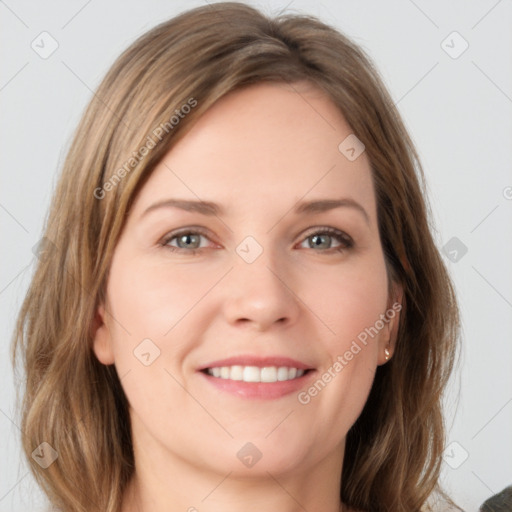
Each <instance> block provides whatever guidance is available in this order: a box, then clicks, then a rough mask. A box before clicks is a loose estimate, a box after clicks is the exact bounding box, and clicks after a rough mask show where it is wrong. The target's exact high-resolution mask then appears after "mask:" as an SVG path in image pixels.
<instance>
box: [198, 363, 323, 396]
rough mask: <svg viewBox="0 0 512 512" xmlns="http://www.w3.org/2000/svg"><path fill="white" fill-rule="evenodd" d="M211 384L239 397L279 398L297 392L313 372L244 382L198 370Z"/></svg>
mask: <svg viewBox="0 0 512 512" xmlns="http://www.w3.org/2000/svg"><path fill="white" fill-rule="evenodd" d="M199 373H200V374H201V375H202V376H203V377H204V378H205V379H206V380H207V382H209V383H210V384H211V385H212V386H215V387H216V388H217V389H219V390H221V391H225V392H228V393H231V394H233V395H236V396H239V397H241V398H261V399H263V400H271V399H275V398H281V397H283V396H286V395H289V394H291V393H297V392H298V391H299V390H300V389H301V388H302V387H304V385H305V382H306V381H307V380H309V379H310V378H311V375H313V374H314V373H315V371H314V370H309V371H307V372H306V373H305V374H304V375H302V376H301V377H298V378H295V379H291V380H283V381H277V382H244V381H242V380H230V379H221V378H219V377H213V376H212V375H208V374H207V373H204V372H199Z"/></svg>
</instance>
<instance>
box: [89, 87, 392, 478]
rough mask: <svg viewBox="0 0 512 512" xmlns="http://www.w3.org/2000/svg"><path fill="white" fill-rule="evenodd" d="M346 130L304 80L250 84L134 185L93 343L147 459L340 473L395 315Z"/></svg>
mask: <svg viewBox="0 0 512 512" xmlns="http://www.w3.org/2000/svg"><path fill="white" fill-rule="evenodd" d="M350 135H351V129H350V127H349V126H348V125H347V123H346V122H345V120H344V118H343V117H342V115H341V114H340V113H339V112H338V111H337V109H336V108H335V106H334V105H333V104H332V103H331V102H330V101H329V100H328V99H327V97H326V96H325V95H323V94H322V93H321V92H320V90H318V89H316V88H314V87H312V86H310V85H308V84H307V83H300V84H295V85H294V86H293V88H292V87H291V86H288V85H284V84H258V85H253V86H251V87H249V88H246V89H244V90H240V91H237V92H234V93H231V94H229V95H228V96H226V97H224V98H223V99H222V100H220V101H219V102H218V103H217V104H215V105H214V106H213V107H212V108H211V109H210V110H208V111H207V113H206V114H205V115H203V116H202V117H201V118H200V119H199V121H198V122H197V124H196V125H195V126H194V127H193V128H192V129H191V131H190V132H189V133H188V134H187V135H186V136H185V137H184V138H183V139H182V140H180V141H179V142H178V143H177V144H176V146H174V147H173V148H172V149H171V150H170V151H169V152H168V154H167V155H166V156H165V158H164V159H163V161H162V162H161V163H160V164H159V165H158V166H157V167H156V169H155V170H154V172H153V173H152V175H151V176H150V178H149V179H148V181H147V182H146V183H145V185H144V186H143V188H142V189H141V191H140V193H139V195H138V196H137V198H136V201H135V202H134V205H133V208H132V209H131V211H130V214H129V217H128V219H127V223H126V225H125V228H124V230H123V233H122V235H121V238H120V240H119V243H118V245H117V247H116V250H115V253H114V257H113V260H112V265H111V269H110V274H109V280H108V286H107V302H106V305H105V306H106V307H105V308H104V307H103V306H102V307H100V308H99V310H98V315H97V320H98V322H99V324H98V325H97V326H96V328H97V330H96V335H95V339H94V351H95V353H96V355H97V357H98V359H99V360H100V361H101V362H103V363H104V364H112V363H114V364H115V366H116V369H117V372H118V374H119V376H120V378H121V383H122V386H123V388H124V391H125V393H126V396H127V398H128V401H129V404H130V416H131V422H132V429H133V437H134V444H135V447H136V450H138V453H140V454H141V456H143V455H142V453H143V452H144V453H147V454H152V455H154V456H155V457H157V458H158V459H159V460H164V459H165V460H180V461H181V462H182V463H188V464H191V465H193V466H195V467H201V468H202V469H203V470H204V469H208V470H214V471H218V472H220V473H222V474H224V475H225V474H226V473H227V472H229V471H232V472H233V474H234V475H236V474H240V475H251V476H253V475H256V474H259V473H261V474H266V472H267V471H269V472H271V473H272V474H276V473H278V472H287V471H293V470H308V469H311V468H312V467H313V466H314V465H316V464H319V463H321V462H322V461H327V460H330V461H331V462H332V464H333V465H336V464H337V465H338V467H339V466H340V465H341V460H342V456H343V450H344V438H345V436H346V433H347V431H348V430H349V428H350V427H351V425H352V424H353V423H354V422H355V420H356V419H357V417H358V416H359V414H360V412H361V410H362V408H363V406H364V404H365V401H366V399H367V396H368V393H369V391H370V388H371V385H372V382H373V378H374V374H375V370H376V367H377V366H378V365H379V364H383V363H384V362H385V358H384V349H385V348H386V346H387V343H388V340H389V339H390V335H392V333H393V329H392V328H393V326H394V327H395V330H396V326H397V323H398V312H397V309H396V307H395V309H393V308H392V305H393V302H394V298H393V299H392V298H390V297H388V294H387V290H388V280H387V274H386V267H385V261H384V256H383V251H382V247H381V243H380V239H379V232H378V227H377V212H376V200H375V195H374V190H373V185H372V178H371V171H370V165H369V162H368V159H367V157H366V154H365V153H364V152H362V153H361V154H360V155H359V156H358V153H359V152H360V150H361V147H360V146H358V145H357V144H356V142H357V140H356V141H354V139H353V138H349V139H347V140H346V141H345V139H346V138H347V137H349V136H350ZM352 137H353V136H352ZM343 141H345V142H343ZM341 143H343V144H341ZM340 144H341V146H340ZM339 146H340V148H339ZM351 148H353V150H352V149H351ZM395 306H396V304H395ZM388 318H391V320H389V321H388ZM258 381H259V382H258ZM136 453H137V452H136ZM156 454H158V455H156ZM148 457H149V455H148Z"/></svg>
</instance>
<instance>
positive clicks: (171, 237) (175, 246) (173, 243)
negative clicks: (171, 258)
mask: <svg viewBox="0 0 512 512" xmlns="http://www.w3.org/2000/svg"><path fill="white" fill-rule="evenodd" d="M202 239H206V240H208V237H207V235H206V234H205V233H203V232H201V231H198V230H197V229H194V230H192V229H189V230H186V231H185V230H184V231H180V232H177V233H169V234H168V235H167V236H166V237H164V239H163V240H162V241H161V242H160V245H162V246H164V247H165V248H167V249H170V250H171V251H177V252H187V253H189V254H194V253H195V252H197V251H198V250H199V249H204V248H207V247H208V246H207V245H204V244H202V243H201V242H202Z"/></svg>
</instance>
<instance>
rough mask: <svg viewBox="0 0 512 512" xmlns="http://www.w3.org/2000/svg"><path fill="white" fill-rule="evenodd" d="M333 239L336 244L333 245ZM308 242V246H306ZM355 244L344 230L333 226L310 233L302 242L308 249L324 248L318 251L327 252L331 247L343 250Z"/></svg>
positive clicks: (302, 245) (339, 250)
mask: <svg viewBox="0 0 512 512" xmlns="http://www.w3.org/2000/svg"><path fill="white" fill-rule="evenodd" d="M333 240H334V244H337V245H333ZM304 244H307V247H304ZM353 246H354V241H353V240H352V238H351V237H350V236H348V235H347V234H346V233H343V231H339V230H337V229H333V228H322V229H320V230H317V231H314V232H313V233H311V234H309V235H308V236H307V237H306V239H305V240H304V241H303V242H302V244H301V247H304V248H306V249H322V250H321V251H316V252H327V251H328V250H329V249H333V250H334V251H337V252H341V251H344V250H346V249H350V248H351V247H353Z"/></svg>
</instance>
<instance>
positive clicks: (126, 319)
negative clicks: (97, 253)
mask: <svg viewBox="0 0 512 512" xmlns="http://www.w3.org/2000/svg"><path fill="white" fill-rule="evenodd" d="M217 280H218V277H216V275H214V274H212V273H205V272H203V271H201V270H200V269H199V268H198V267H197V266H196V267H195V268H192V266H189V267H187V266H183V267H180V266H176V265H173V266H172V268H171V265H166V264H165V263H163V264H155V265H148V264H147V263H146V264H145V263H144V262H142V261H141V262H140V264H138V263H137V260H132V261H130V262H125V261H123V260H121V259H119V260H118V261H116V265H115V266H114V265H112V273H111V276H110V280H109V298H110V299H111V304H112V306H111V307H112V314H113V316H114V318H115V320H116V321H117V322H118V323H119V324H121V325H122V326H123V327H125V329H126V331H128V332H130V334H131V336H130V337H131V338H132V339H133V340H134V341H135V339H143V338H151V339H153V338H154V339H155V340H159V341H160V343H163V344H164V345H165V343H166V342H165V341H164V340H167V339H169V338H170V337H171V336H172V334H170V333H171V331H172V330H173V329H174V328H175V327H176V326H178V325H179V324H180V323H181V322H182V321H183V320H185V319H186V317H187V316H188V315H189V314H193V309H194V307H195V306H196V305H197V304H198V303H199V302H200V301H201V299H202V298H203V297H204V296H205V295H206V294H207V292H208V290H209V289H210V288H211V287H212V286H213V285H214V284H215V282H216V281H217ZM185 321H186V320H185ZM117 332H118V333H119V334H120V335H121V336H122V332H120V331H119V329H117Z"/></svg>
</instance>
